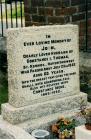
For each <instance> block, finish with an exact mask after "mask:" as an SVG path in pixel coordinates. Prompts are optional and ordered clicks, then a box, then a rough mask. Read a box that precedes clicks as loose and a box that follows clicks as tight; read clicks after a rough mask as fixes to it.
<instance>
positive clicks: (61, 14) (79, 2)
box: [24, 0, 91, 49]
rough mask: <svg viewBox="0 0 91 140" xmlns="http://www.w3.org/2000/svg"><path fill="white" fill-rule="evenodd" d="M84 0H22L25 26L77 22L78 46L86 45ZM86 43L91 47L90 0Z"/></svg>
mask: <svg viewBox="0 0 91 140" xmlns="http://www.w3.org/2000/svg"><path fill="white" fill-rule="evenodd" d="M85 1H86V0H24V3H25V21H26V26H30V25H46V24H66V23H73V24H75V23H76V24H78V25H79V28H80V33H79V34H80V48H81V49H85V46H86V36H85V33H86V22H85V19H86V13H85V11H86V7H85ZM88 45H89V48H91V0H88Z"/></svg>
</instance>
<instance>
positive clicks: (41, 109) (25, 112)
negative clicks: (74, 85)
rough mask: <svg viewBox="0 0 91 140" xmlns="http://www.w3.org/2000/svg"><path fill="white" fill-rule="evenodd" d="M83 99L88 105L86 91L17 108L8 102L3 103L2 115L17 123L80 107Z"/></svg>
mask: <svg viewBox="0 0 91 140" xmlns="http://www.w3.org/2000/svg"><path fill="white" fill-rule="evenodd" d="M82 99H83V100H84V104H85V105H86V104H87V95H86V94H85V93H79V94H78V95H74V96H69V97H65V98H59V99H56V100H51V101H46V102H43V103H37V104H35V105H29V106H25V107H21V108H15V107H13V106H11V105H10V104H7V103H6V104H3V105H2V116H3V118H4V119H5V120H7V121H9V122H10V123H12V124H17V123H20V122H23V121H25V120H28V119H30V120H32V119H36V118H40V117H43V116H47V115H52V114H55V113H61V112H64V111H65V110H72V109H75V108H79V107H80V103H81V100H82Z"/></svg>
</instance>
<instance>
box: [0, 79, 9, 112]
mask: <svg viewBox="0 0 91 140" xmlns="http://www.w3.org/2000/svg"><path fill="white" fill-rule="evenodd" d="M7 101H8V84H7V80H6V77H4V78H3V79H0V112H1V104H3V103H5V102H7Z"/></svg>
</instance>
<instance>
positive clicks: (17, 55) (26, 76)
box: [7, 25, 80, 107]
mask: <svg viewBox="0 0 91 140" xmlns="http://www.w3.org/2000/svg"><path fill="white" fill-rule="evenodd" d="M7 52H8V77H9V78H8V79H9V103H10V104H11V105H13V106H15V107H21V106H25V105H30V104H34V103H35V102H36V103H38V102H44V101H47V100H53V99H58V98H62V97H67V96H70V95H75V94H79V92H80V88H79V48H78V26H77V25H56V26H44V27H43V26H42V27H28V28H22V29H9V30H8V31H7ZM49 63H53V64H49ZM36 65H37V66H36ZM40 69H42V70H40ZM53 76H54V77H53ZM39 78H40V79H41V78H43V79H42V80H39ZM44 79H45V80H44ZM33 80H34V81H33ZM54 80H56V82H55V81H54ZM45 82H48V83H45ZM52 84H54V85H52Z"/></svg>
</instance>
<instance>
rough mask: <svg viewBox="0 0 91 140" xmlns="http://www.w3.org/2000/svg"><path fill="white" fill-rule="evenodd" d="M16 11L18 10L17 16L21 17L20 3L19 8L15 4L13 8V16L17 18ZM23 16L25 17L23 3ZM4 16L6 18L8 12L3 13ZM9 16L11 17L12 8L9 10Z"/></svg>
mask: <svg viewBox="0 0 91 140" xmlns="http://www.w3.org/2000/svg"><path fill="white" fill-rule="evenodd" d="M16 12H17V18H20V17H21V7H20V4H18V5H17V10H16V8H15V6H14V7H13V8H12V18H16ZM0 16H1V15H0ZM22 17H24V4H22ZM3 18H6V13H3ZM7 18H11V10H10V9H9V10H8V11H7Z"/></svg>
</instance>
